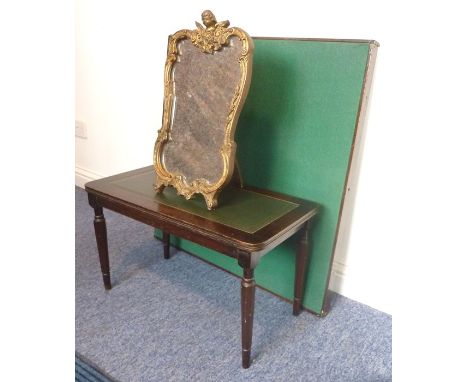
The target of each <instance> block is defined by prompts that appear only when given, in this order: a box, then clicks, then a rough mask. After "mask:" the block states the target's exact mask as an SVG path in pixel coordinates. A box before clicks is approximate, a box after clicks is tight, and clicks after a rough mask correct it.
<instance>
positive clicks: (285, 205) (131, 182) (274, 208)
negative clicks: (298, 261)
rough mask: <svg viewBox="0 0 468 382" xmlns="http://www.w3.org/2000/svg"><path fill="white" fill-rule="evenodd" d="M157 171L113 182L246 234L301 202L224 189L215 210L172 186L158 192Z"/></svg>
mask: <svg viewBox="0 0 468 382" xmlns="http://www.w3.org/2000/svg"><path fill="white" fill-rule="evenodd" d="M153 180H154V171H153V170H151V169H150V170H148V171H147V172H144V173H141V174H136V175H134V176H132V177H126V178H123V179H118V180H115V181H113V182H112V184H113V185H115V186H117V187H120V188H123V189H126V190H128V191H132V192H136V193H138V194H140V195H141V196H144V197H147V198H148V199H149V200H154V201H155V202H157V203H160V204H164V205H167V206H169V207H172V208H176V209H179V210H182V211H185V212H189V213H191V214H194V215H197V216H201V217H203V218H205V219H208V220H211V221H214V222H217V223H220V224H223V225H226V226H228V227H231V228H235V229H238V230H240V231H243V232H247V233H255V232H257V231H258V230H259V229H261V228H263V227H265V226H266V225H268V224H270V223H271V222H273V221H275V220H277V219H279V218H280V217H281V216H283V215H285V214H286V213H288V212H290V211H292V210H293V209H294V208H296V207H297V206H298V205H297V204H296V203H293V202H289V201H286V200H281V199H277V198H274V197H272V196H268V195H264V194H259V193H257V192H254V191H250V190H242V189H238V188H228V189H225V190H222V191H221V194H220V197H219V200H220V204H219V207H218V208H217V209H216V210H213V211H208V210H207V209H206V204H205V202H204V200H203V199H202V197H201V196H199V195H197V196H194V197H193V198H192V199H190V200H186V199H185V198H183V197H182V196H179V195H177V193H176V191H175V189H174V188H173V187H167V188H165V189H164V191H163V192H162V193H161V194H156V192H155V191H154V189H153V187H152V185H153Z"/></svg>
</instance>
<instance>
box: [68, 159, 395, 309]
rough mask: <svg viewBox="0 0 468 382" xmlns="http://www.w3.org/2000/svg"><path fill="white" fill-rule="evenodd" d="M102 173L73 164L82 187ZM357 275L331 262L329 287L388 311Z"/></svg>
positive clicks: (77, 184) (76, 181)
mask: <svg viewBox="0 0 468 382" xmlns="http://www.w3.org/2000/svg"><path fill="white" fill-rule="evenodd" d="M103 177H104V175H102V174H98V173H96V172H94V171H92V170H89V169H85V168H83V167H80V166H75V185H76V186H78V187H81V188H84V185H85V183H86V182H90V181H92V180H96V179H100V178H103ZM360 279H361V278H360V277H359V275H357V274H356V277H349V272H348V266H347V265H346V264H344V263H343V262H340V261H336V260H335V261H334V262H333V268H332V274H331V277H330V289H331V290H332V291H334V292H337V293H339V294H341V295H343V296H346V297H349V298H351V299H353V300H356V301H359V302H361V303H363V304H367V305H370V306H372V307H374V308H376V309H380V310H383V311H388V310H387V309H383V308H382V307H380V306H378V305H376V303H375V301H374V298H368V296H367V295H362V291H363V290H368V289H371V288H370V286H367V288H366V287H365V286H364V285H361V284H362V283H361V282H360ZM360 292H361V293H360Z"/></svg>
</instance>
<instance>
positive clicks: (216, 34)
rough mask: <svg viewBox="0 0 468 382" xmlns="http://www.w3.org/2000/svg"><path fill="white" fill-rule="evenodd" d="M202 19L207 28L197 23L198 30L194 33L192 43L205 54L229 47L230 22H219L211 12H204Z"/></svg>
mask: <svg viewBox="0 0 468 382" xmlns="http://www.w3.org/2000/svg"><path fill="white" fill-rule="evenodd" d="M201 18H202V21H203V24H204V25H205V27H206V28H204V27H203V25H201V24H200V23H199V22H197V21H195V25H196V26H197V29H196V30H194V31H193V32H192V43H193V44H194V45H196V46H198V47H199V48H200V49H201V50H202V51H203V52H205V53H213V52H214V51H217V50H220V49H221V48H222V47H223V45H227V43H228V41H227V38H228V35H229V32H228V29H227V28H228V27H229V21H228V20H225V21H220V22H217V21H216V17H215V15H214V14H213V12H211V11H210V10H206V11H203V13H202V15H201Z"/></svg>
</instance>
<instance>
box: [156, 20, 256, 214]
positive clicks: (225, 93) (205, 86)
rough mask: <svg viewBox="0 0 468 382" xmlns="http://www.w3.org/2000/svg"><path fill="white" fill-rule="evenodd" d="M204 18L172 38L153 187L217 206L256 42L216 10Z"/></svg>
mask: <svg viewBox="0 0 468 382" xmlns="http://www.w3.org/2000/svg"><path fill="white" fill-rule="evenodd" d="M202 21H203V24H204V26H202V25H201V24H200V23H198V22H196V23H195V24H196V26H197V29H195V30H189V29H182V30H180V31H178V32H176V33H175V34H173V35H171V36H169V42H168V50H167V59H166V64H165V72H164V105H163V121H162V127H161V129H160V130H159V131H158V137H157V140H156V143H155V147H154V167H155V172H156V179H155V184H154V188H155V190H156V192H158V193H159V192H162V191H163V190H164V188H165V187H166V186H173V187H175V188H176V190H177V193H178V194H179V195H183V196H184V197H185V198H187V199H190V198H191V197H192V196H193V195H194V194H196V193H200V194H202V195H203V197H204V198H205V201H206V205H207V208H208V209H213V208H215V207H216V206H217V204H218V195H219V192H220V191H221V189H222V188H223V187H225V186H226V185H227V184H228V183H229V181H230V179H231V177H232V174H233V171H234V163H235V152H236V143H235V142H234V132H235V128H236V124H237V120H238V118H239V114H240V111H241V109H242V106H243V104H244V101H245V98H246V96H247V92H248V89H249V86H250V78H251V72H252V55H253V42H252V39H251V38H250V36H249V35H248V34H247V33H246V32H244V31H243V30H242V29H240V28H232V27H231V28H229V21H222V22H217V21H216V18H215V16H214V15H213V13H212V12H211V11H204V12H203V13H202Z"/></svg>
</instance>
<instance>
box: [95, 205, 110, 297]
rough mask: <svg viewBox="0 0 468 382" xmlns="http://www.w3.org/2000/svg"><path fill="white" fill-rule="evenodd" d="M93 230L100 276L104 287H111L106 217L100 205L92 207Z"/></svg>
mask: <svg viewBox="0 0 468 382" xmlns="http://www.w3.org/2000/svg"><path fill="white" fill-rule="evenodd" d="M94 232H95V233H96V242H97V247H98V252H99V261H100V263H101V272H102V278H103V280H104V288H106V289H111V280H110V270H109V250H108V248H107V228H106V219H105V218H104V212H103V211H102V207H99V206H98V207H94Z"/></svg>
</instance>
